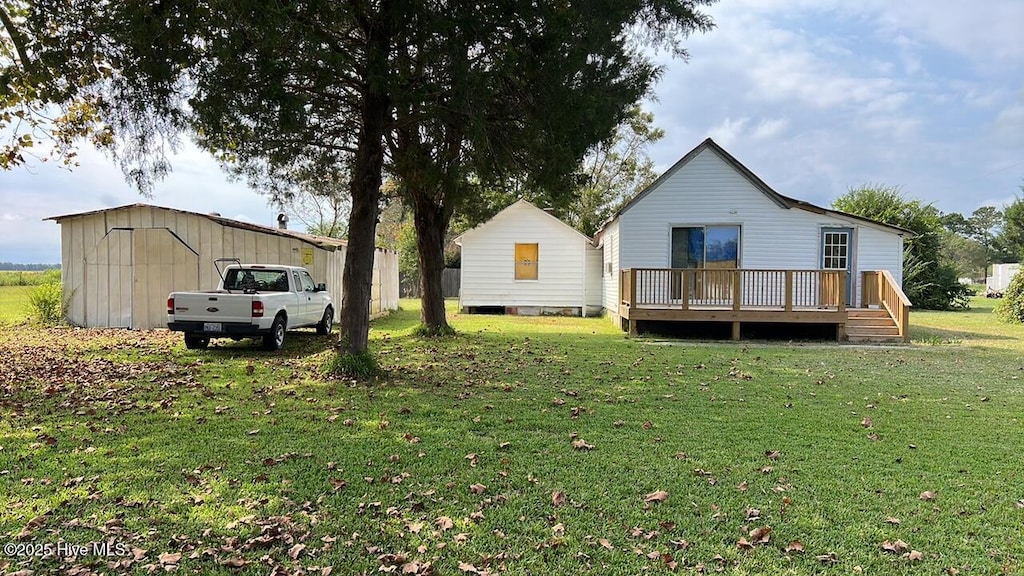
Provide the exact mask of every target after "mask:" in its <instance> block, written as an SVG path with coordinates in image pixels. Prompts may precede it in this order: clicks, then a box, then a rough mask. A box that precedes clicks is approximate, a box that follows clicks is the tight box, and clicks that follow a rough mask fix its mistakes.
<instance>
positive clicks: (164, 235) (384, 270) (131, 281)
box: [48, 204, 398, 330]
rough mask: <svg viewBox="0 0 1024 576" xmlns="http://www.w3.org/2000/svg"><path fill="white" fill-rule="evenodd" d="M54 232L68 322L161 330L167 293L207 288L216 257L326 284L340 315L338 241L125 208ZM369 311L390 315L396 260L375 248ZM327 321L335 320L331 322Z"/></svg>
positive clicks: (75, 219) (71, 221)
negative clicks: (293, 269)
mask: <svg viewBox="0 0 1024 576" xmlns="http://www.w3.org/2000/svg"><path fill="white" fill-rule="evenodd" d="M48 220H54V221H56V222H57V223H58V224H59V225H60V227H61V270H62V272H61V275H62V284H63V289H64V295H65V299H66V300H67V302H68V312H67V320H68V322H70V323H71V324H73V325H76V326H84V327H97V328H99V327H103V328H133V329H143V330H145V329H151V328H162V327H166V326H167V295H168V294H169V293H170V292H174V291H185V290H211V289H214V288H216V286H217V283H218V281H219V278H218V276H217V271H216V269H215V267H214V261H215V260H216V259H218V258H238V259H239V260H241V261H242V262H244V263H261V264H283V265H292V266H305V267H306V268H307V269H308V270H309V272H310V274H312V276H313V278H314V280H315V281H316V282H324V283H326V284H327V288H328V291H329V292H330V293H331V298H332V299H333V300H334V301H335V302H336V306H335V314H338V313H339V312H340V308H341V299H342V285H341V278H342V271H343V270H344V268H345V246H346V244H345V241H344V240H338V239H336V238H325V237H321V236H313V235H310V234H304V233H302V232H297V231H294V230H288V229H286V228H285V227H284V226H285V224H284V223H285V222H286V220H284V219H282V220H283V221H282V222H279V226H278V227H276V228H275V227H272V226H261V225H259V224H252V223H250V222H242V221H239V220H232V219H230V218H224V217H222V216H220V215H219V214H201V213H197V212H188V211H185V210H177V209H174V208H164V207H161V206H151V205H148V204H130V205H127V206H120V207H117V208H105V209H102V210H94V211H91V212H81V213H77V214H66V215H63V216H53V217H51V218H48ZM373 267H374V269H373V290H372V294H373V295H372V301H371V302H369V303H368V305H369V306H370V313H371V315H373V316H377V315H380V314H383V313H386V312H387V311H389V310H395V309H397V308H398V255H397V253H396V252H395V251H393V250H385V249H381V248H378V249H377V252H376V255H375V258H374V263H373ZM335 319H336V320H337V318H335Z"/></svg>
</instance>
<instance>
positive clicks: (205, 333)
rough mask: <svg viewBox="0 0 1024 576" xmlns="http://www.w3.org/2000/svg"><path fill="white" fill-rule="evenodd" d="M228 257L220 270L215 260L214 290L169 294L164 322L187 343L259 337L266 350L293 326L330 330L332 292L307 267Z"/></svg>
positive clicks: (194, 345) (276, 344)
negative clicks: (242, 261)
mask: <svg viewBox="0 0 1024 576" xmlns="http://www.w3.org/2000/svg"><path fill="white" fill-rule="evenodd" d="M232 261H233V262H234V264H232V265H229V266H226V267H225V268H224V269H223V270H220V268H219V263H220V262H221V260H218V272H220V276H221V283H220V286H219V287H218V288H217V289H216V290H211V291H206V292H171V294H170V295H168V296H167V328H169V329H170V330H174V331H177V332H184V333H185V347H186V348H190V349H197V348H206V347H207V346H208V345H209V344H210V338H232V339H234V340H241V339H242V338H262V342H263V349H264V350H280V349H281V347H282V346H283V345H284V335H285V330H288V329H291V328H302V327H304V326H315V327H316V332H317V334H330V332H331V328H332V326H333V323H334V305H333V304H332V303H331V295H330V294H329V293H328V292H327V286H326V285H324V284H314V283H313V277H312V276H310V275H309V272H308V271H307V270H306V269H305V268H300V267H298V266H275V265H269V264H266V265H264V264H240V263H238V261H237V260H232Z"/></svg>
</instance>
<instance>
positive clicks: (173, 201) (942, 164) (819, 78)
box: [0, 0, 1024, 263]
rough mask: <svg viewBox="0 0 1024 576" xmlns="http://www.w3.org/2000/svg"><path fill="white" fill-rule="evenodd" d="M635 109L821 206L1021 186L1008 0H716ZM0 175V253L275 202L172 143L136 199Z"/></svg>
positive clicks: (85, 176)
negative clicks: (855, 190)
mask: <svg viewBox="0 0 1024 576" xmlns="http://www.w3.org/2000/svg"><path fill="white" fill-rule="evenodd" d="M711 14H712V15H713V17H714V19H715V21H716V24H717V27H716V28H715V29H714V30H713V31H711V32H710V33H708V34H704V35H700V36H694V37H692V38H690V39H688V40H687V41H686V42H685V44H686V46H687V47H688V49H689V52H690V56H691V58H690V61H689V62H688V63H686V62H682V61H679V60H673V59H671V58H669V57H668V56H664V55H659V56H658V60H659V61H660V62H661V63H662V64H663V65H664V66H665V74H664V76H663V78H662V80H661V82H660V83H659V84H658V86H657V88H656V97H657V98H656V100H655V101H653V102H650V103H648V105H647V108H648V109H649V110H651V111H652V112H654V114H655V123H656V124H657V125H658V126H659V127H661V128H663V129H664V130H665V133H666V136H665V138H664V139H663V140H662V141H661V142H659V143H658V144H656V145H655V146H654V147H652V148H651V150H650V155H651V157H652V159H653V160H654V161H655V163H656V164H657V166H658V167H659V169H666V168H668V167H669V166H671V165H672V164H673V163H674V162H675V161H676V160H678V159H679V157H681V156H682V155H683V154H685V153H686V152H688V151H689V150H690V149H691V148H693V147H694V146H696V145H697V144H699V143H700V142H701V141H702V140H703V139H704V138H706V137H708V136H711V137H712V138H714V139H715V140H716V141H717V142H718V143H719V144H720V145H722V146H723V147H725V148H726V149H727V150H729V152H731V153H732V154H733V155H734V156H736V158H737V159H739V160H740V162H743V163H744V164H746V165H747V167H749V168H750V169H751V170H753V171H754V172H755V173H756V174H757V175H759V176H760V177H761V178H762V179H763V180H765V182H767V183H768V184H769V185H770V186H772V187H773V188H775V189H776V190H777V191H778V192H780V193H782V194H784V195H787V196H792V197H795V198H799V199H801V200H806V201H809V202H813V203H815V204H819V205H826V206H827V205H828V204H830V203H831V202H832V200H834V199H835V198H836V197H838V196H840V195H842V194H843V193H845V192H846V191H847V190H848V189H849V188H851V187H856V186H860V185H862V184H865V183H877V184H886V185H894V186H900V187H902V189H903V192H904V194H905V195H906V196H907V197H910V198H919V199H921V200H923V201H925V202H927V203H933V204H934V205H935V206H936V207H937V208H938V209H939V210H942V211H943V212H961V213H965V214H969V213H970V212H972V211H974V210H975V209H976V208H978V207H979V206H983V205H986V204H991V205H996V206H1002V205H1004V204H1007V203H1009V202H1012V201H1013V200H1014V198H1015V197H1016V196H1017V195H1018V194H1021V190H1020V187H1021V184H1022V183H1024V34H1022V33H1021V31H1022V30H1024V1H1021V0H976V1H975V2H970V3H968V2H956V1H952V0H900V1H898V2H893V1H892V0H860V1H858V2H849V1H847V0H722V1H721V2H720V3H719V4H717V5H715V6H714V7H713V8H712V9H711ZM81 164H82V165H81V166H80V167H79V168H77V169H75V170H74V171H73V172H69V171H67V170H63V169H61V168H58V167H55V166H53V165H52V164H43V163H39V162H36V163H35V164H34V166H32V167H31V168H20V169H18V170H15V171H13V172H0V261H13V262H54V263H55V262H58V261H59V260H60V233H59V227H58V226H57V225H56V224H55V223H53V222H43V221H42V219H43V218H46V217H49V216H54V215H58V214H67V213H73V212H78V211H86V210H95V209H98V208H103V207H109V206H117V205H121V204H129V203H133V202H151V203H154V204H159V205H164V206H171V207H175V208H181V209H185V210H195V211H198V212H219V213H221V214H222V215H224V216H227V217H232V218H238V219H242V220H249V221H252V222H258V223H264V224H268V225H273V224H274V221H275V220H274V218H275V215H276V213H277V211H276V209H274V208H273V207H271V206H268V205H267V201H266V199H265V197H263V196H261V195H260V194H258V193H256V192H254V191H251V190H249V189H248V188H246V187H245V186H244V185H243V184H240V183H237V182H230V181H229V180H228V178H227V177H226V176H225V175H224V174H223V173H222V172H220V170H219V168H218V167H217V165H216V163H215V162H213V161H212V160H210V159H209V158H207V157H206V156H205V155H204V154H202V153H201V152H199V151H197V150H195V149H194V148H192V147H189V146H187V147H186V148H185V149H183V150H182V152H181V153H180V154H179V155H177V156H175V157H174V158H173V165H174V173H173V174H172V175H171V176H170V177H169V178H167V179H166V180H164V181H163V182H162V183H160V184H158V185H157V187H156V189H155V194H154V196H153V198H151V199H144V198H140V197H139V196H138V195H137V194H136V193H135V192H133V191H132V190H131V189H130V188H129V187H128V185H127V184H125V182H124V179H123V178H122V176H121V173H120V171H119V170H118V169H117V167H116V166H114V165H113V164H112V163H111V162H110V161H108V160H106V159H105V158H104V157H103V156H101V155H99V154H97V153H95V152H92V151H89V150H83V151H82V153H81Z"/></svg>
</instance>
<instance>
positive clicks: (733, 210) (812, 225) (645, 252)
mask: <svg viewBox="0 0 1024 576" xmlns="http://www.w3.org/2000/svg"><path fill="white" fill-rule="evenodd" d="M710 225H737V226H739V227H740V246H739V267H740V268H747V269H793V270H810V269H818V268H820V266H821V229H822V228H830V227H835V228H853V229H854V237H853V240H854V242H855V251H854V253H853V256H854V262H853V265H854V267H855V268H854V274H855V275H857V276H858V278H857V279H856V281H857V282H858V285H857V291H856V292H855V293H856V294H857V295H858V296H859V293H860V292H859V282H860V278H859V276H860V271H861V270H883V269H884V270H889V271H890V272H891V273H892V274H893V276H894V277H896V279H897V280H900V279H901V276H902V272H901V271H902V238H900V236H899V235H898V234H896V233H895V232H893V231H889V230H884V229H882V228H880V227H875V226H871V225H865V224H864V223H863V222H861V221H859V220H856V219H852V218H842V217H840V216H834V215H831V214H818V213H815V212H810V211H807V210H802V209H799V208H790V209H786V208H784V207H782V206H780V205H779V204H777V203H776V202H775V201H773V200H772V199H771V198H770V197H769V196H767V195H766V194H765V193H764V192H762V191H761V190H760V189H758V188H757V187H755V186H754V185H753V184H752V183H751V182H750V181H749V180H748V179H747V178H746V177H744V176H743V175H742V174H740V173H739V172H738V171H736V169H735V168H734V167H733V166H732V165H730V164H729V163H727V162H726V161H725V160H723V159H722V158H721V157H720V156H719V155H718V154H717V153H715V152H714V151H712V150H710V149H705V150H703V151H702V152H701V153H700V154H698V155H697V156H696V157H694V158H692V159H691V160H690V161H689V162H688V163H687V164H685V165H684V166H682V167H681V168H680V169H679V170H677V171H676V172H675V173H674V174H672V175H671V176H670V177H669V178H667V179H666V180H664V181H663V182H662V183H661V184H660V185H659V186H658V187H657V188H655V189H653V190H651V191H650V192H649V193H648V194H647V195H646V196H644V197H643V198H641V199H640V201H638V202H637V203H636V204H634V205H633V206H631V207H630V208H629V209H628V210H626V211H625V212H624V213H623V214H622V215H621V216H619V218H618V219H617V220H616V221H614V222H612V223H611V224H610V225H609V226H608V228H607V229H606V230H605V234H604V237H603V238H604V240H603V241H604V242H605V244H606V249H605V250H606V261H608V254H609V253H608V248H607V245H608V244H609V243H612V240H611V238H610V236H617V240H618V242H619V244H620V247H619V257H620V260H619V262H618V263H617V266H616V269H624V268H638V267H641V268H642V267H649V268H667V267H668V266H669V264H670V256H671V254H670V253H671V235H672V228H673V227H687V226H710ZM613 229H614V230H615V231H616V234H612V230H613ZM613 255H614V253H613ZM617 282H618V280H617V278H616V280H615V282H614V283H610V282H609V279H608V278H607V277H606V278H605V291H606V294H605V307H606V308H607V309H608V310H617V309H618V303H617V302H615V301H614V300H613V299H612V298H609V294H610V292H611V291H610V290H609V288H612V287H614V293H615V299H617V297H618V296H617V292H618V284H617ZM855 300H859V298H855Z"/></svg>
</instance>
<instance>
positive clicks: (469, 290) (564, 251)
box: [455, 200, 602, 316]
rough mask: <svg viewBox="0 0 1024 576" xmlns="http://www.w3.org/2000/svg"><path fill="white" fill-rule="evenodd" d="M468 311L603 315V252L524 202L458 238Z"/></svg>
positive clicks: (462, 288)
mask: <svg viewBox="0 0 1024 576" xmlns="http://www.w3.org/2000/svg"><path fill="white" fill-rule="evenodd" d="M455 243H456V244H458V245H459V246H460V247H461V249H462V279H461V286H460V290H459V305H460V306H461V308H462V310H463V311H464V312H502V313H508V314H521V315H537V314H566V315H583V316H588V315H594V314H599V313H600V312H601V290H602V286H601V280H602V278H601V252H600V250H598V249H597V248H595V247H594V246H593V245H592V243H591V239H590V238H588V237H587V236H585V235H584V234H582V233H580V232H579V231H577V230H576V229H574V228H572V227H571V226H569V225H568V224H566V223H564V222H562V221H561V220H559V219H558V218H555V217H554V216H552V215H551V214H548V213H547V212H545V211H544V210H541V209H540V208H537V207H536V206H534V205H533V204H531V203H529V202H527V201H525V200H519V201H517V202H515V203H514V204H512V205H511V206H509V207H508V208H505V209H504V210H502V211H501V212H499V213H498V214H497V215H495V216H494V218H492V219H490V220H488V221H487V222H485V223H484V224H481V225H480V226H478V227H476V228H473V229H472V230H469V231H467V232H465V233H464V234H462V235H461V236H459V237H458V238H456V239H455Z"/></svg>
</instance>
